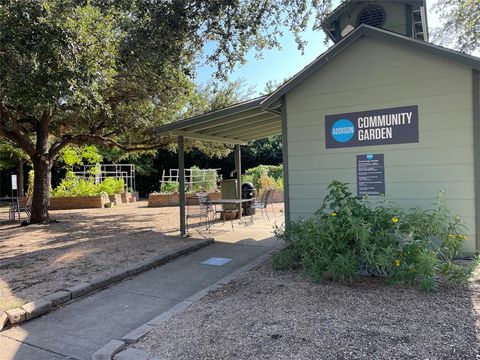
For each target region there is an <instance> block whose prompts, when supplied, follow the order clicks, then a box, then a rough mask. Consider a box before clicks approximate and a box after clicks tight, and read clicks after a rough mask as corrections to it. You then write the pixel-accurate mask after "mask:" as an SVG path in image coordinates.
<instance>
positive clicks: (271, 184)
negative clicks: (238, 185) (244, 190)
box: [242, 165, 283, 195]
mask: <svg viewBox="0 0 480 360" xmlns="http://www.w3.org/2000/svg"><path fill="white" fill-rule="evenodd" d="M244 182H251V183H252V184H253V185H254V186H255V188H256V189H257V191H258V193H259V194H260V195H261V194H263V192H264V191H265V190H266V189H267V188H273V189H277V190H279V191H283V165H259V166H257V167H254V168H250V169H248V170H247V171H245V174H244V175H243V176H242V183H244Z"/></svg>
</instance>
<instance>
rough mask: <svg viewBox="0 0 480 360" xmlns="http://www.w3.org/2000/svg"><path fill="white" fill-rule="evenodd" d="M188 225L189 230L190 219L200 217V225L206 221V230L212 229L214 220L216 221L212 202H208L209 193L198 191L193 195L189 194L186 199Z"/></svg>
mask: <svg viewBox="0 0 480 360" xmlns="http://www.w3.org/2000/svg"><path fill="white" fill-rule="evenodd" d="M186 200H187V201H186V205H187V206H186V208H187V214H186V220H187V221H186V225H187V232H188V227H189V226H188V225H189V221H188V220H189V219H200V225H201V224H202V221H204V222H205V230H210V227H211V226H212V221H215V219H214V218H213V216H214V210H213V207H212V205H211V204H209V202H208V195H207V193H197V194H195V195H193V196H188V197H187V199H186Z"/></svg>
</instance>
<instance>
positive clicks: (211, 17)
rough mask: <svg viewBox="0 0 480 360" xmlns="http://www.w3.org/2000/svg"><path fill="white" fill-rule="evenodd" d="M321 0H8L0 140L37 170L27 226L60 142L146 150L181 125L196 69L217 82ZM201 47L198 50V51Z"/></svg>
mask: <svg viewBox="0 0 480 360" xmlns="http://www.w3.org/2000/svg"><path fill="white" fill-rule="evenodd" d="M330 5H331V0H299V1H289V0H263V1H253V0H252V1H241V2H240V1H231V0H220V1H198V0H186V1H185V0H182V1H180V0H173V1H172V0H159V1H150V0H137V1H127V0H118V1H110V0H90V1H84V0H82V1H80V0H73V1H65V0H45V1H34V0H6V1H2V2H1V4H0V136H3V137H5V138H7V139H9V140H10V141H12V142H14V143H15V144H16V145H17V146H19V147H20V148H22V150H24V151H25V152H26V154H27V155H28V156H29V157H30V159H31V160H32V163H33V166H34V169H35V184H34V192H33V194H34V195H33V205H32V222H47V221H48V212H47V210H46V209H47V206H48V192H49V183H50V179H49V177H50V171H51V167H52V164H53V161H54V160H55V158H56V157H57V156H58V154H59V152H60V151H61V150H62V149H63V148H64V147H65V146H67V145H68V144H78V145H81V144H86V143H90V144H100V145H106V146H110V147H114V146H116V147H118V148H121V149H124V150H147V149H154V148H159V147H165V146H168V145H169V144H171V142H172V139H170V138H168V137H162V138H159V137H158V136H156V135H155V129H156V127H158V126H159V125H161V124H164V123H167V122H171V121H175V120H177V119H179V118H181V117H183V115H185V114H184V113H185V110H186V109H187V108H188V106H187V105H188V103H189V101H190V99H191V96H192V94H193V93H194V86H193V82H192V79H193V78H194V75H195V67H196V65H197V63H198V62H200V61H203V62H208V63H210V64H213V65H214V66H216V69H217V72H216V76H217V77H219V78H222V77H225V75H226V74H227V72H228V71H229V70H230V69H232V68H233V67H234V66H235V65H236V64H238V63H242V62H243V61H245V55H246V53H247V52H248V51H249V50H250V49H255V50H257V52H258V53H261V51H262V50H263V49H266V48H271V47H275V46H279V37H280V36H281V35H282V33H283V32H284V31H291V32H292V33H293V34H294V35H295V36H296V38H297V41H298V45H299V48H301V47H302V45H303V43H302V41H301V37H300V34H301V32H302V30H304V29H305V28H306V26H307V23H308V20H309V19H310V18H311V17H312V16H313V17H315V18H316V19H317V21H320V19H321V18H322V17H323V15H324V13H325V10H326V9H328V8H329V6H330ZM207 44H208V45H209V47H208V49H209V50H208V51H204V50H205V46H206V45H207Z"/></svg>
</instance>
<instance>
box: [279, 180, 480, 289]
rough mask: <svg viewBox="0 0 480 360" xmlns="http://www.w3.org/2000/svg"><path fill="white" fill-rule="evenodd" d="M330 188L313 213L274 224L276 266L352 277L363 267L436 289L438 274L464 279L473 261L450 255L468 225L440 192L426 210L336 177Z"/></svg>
mask: <svg viewBox="0 0 480 360" xmlns="http://www.w3.org/2000/svg"><path fill="white" fill-rule="evenodd" d="M328 190H329V193H328V195H327V196H326V197H325V199H324V201H323V204H322V206H321V208H320V209H319V210H318V211H317V212H316V213H315V215H314V216H312V217H310V218H307V219H302V220H299V221H295V222H292V224H291V227H289V229H288V230H283V229H277V231H276V234H277V236H278V237H280V238H282V239H284V240H285V242H286V245H287V246H286V248H285V250H283V251H281V252H280V253H278V254H276V255H275V256H274V257H273V266H274V268H276V269H294V268H301V269H303V270H304V271H305V272H306V273H307V274H308V275H310V276H311V277H312V279H314V280H315V281H320V280H322V279H325V278H332V279H333V280H335V281H352V280H353V279H354V278H355V277H357V276H358V275H359V274H361V273H368V274H373V275H382V276H389V277H390V278H391V280H392V282H394V283H404V284H409V285H415V286H419V287H420V288H422V289H424V290H427V291H432V290H435V289H436V287H437V284H438V280H439V278H440V276H443V277H445V279H446V280H447V281H451V282H465V281H466V280H467V279H468V277H469V275H470V273H471V271H472V269H473V266H474V265H475V263H473V265H472V266H469V267H462V266H460V265H458V264H456V263H455V262H454V261H453V260H454V258H455V257H456V256H459V255H460V253H461V249H462V245H463V243H464V241H465V240H466V235H465V231H466V228H465V226H464V225H463V224H462V222H461V220H460V218H459V217H458V216H455V217H454V216H452V215H451V214H450V212H449V210H448V207H447V205H446V201H445V198H444V194H443V193H440V194H439V196H438V199H437V202H436V205H435V207H434V208H433V209H432V210H430V211H427V210H423V209H420V208H413V209H409V210H403V209H401V208H400V207H398V206H396V205H395V204H394V203H391V202H388V201H387V200H386V199H385V198H384V199H383V200H382V201H380V202H378V203H376V204H373V203H371V202H370V201H369V199H368V198H359V197H356V196H353V194H352V193H351V192H350V191H349V190H348V184H345V183H341V182H337V181H334V182H332V184H330V186H329V187H328Z"/></svg>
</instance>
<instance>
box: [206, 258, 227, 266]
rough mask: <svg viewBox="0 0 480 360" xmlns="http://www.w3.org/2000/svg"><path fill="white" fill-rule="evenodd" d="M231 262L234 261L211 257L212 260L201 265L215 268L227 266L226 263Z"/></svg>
mask: <svg viewBox="0 0 480 360" xmlns="http://www.w3.org/2000/svg"><path fill="white" fill-rule="evenodd" d="M230 261H232V259H229V258H220V257H211V258H210V259H207V260H205V261H202V262H201V264H204V265H213V266H222V265H225V264H226V263H229V262H230Z"/></svg>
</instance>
